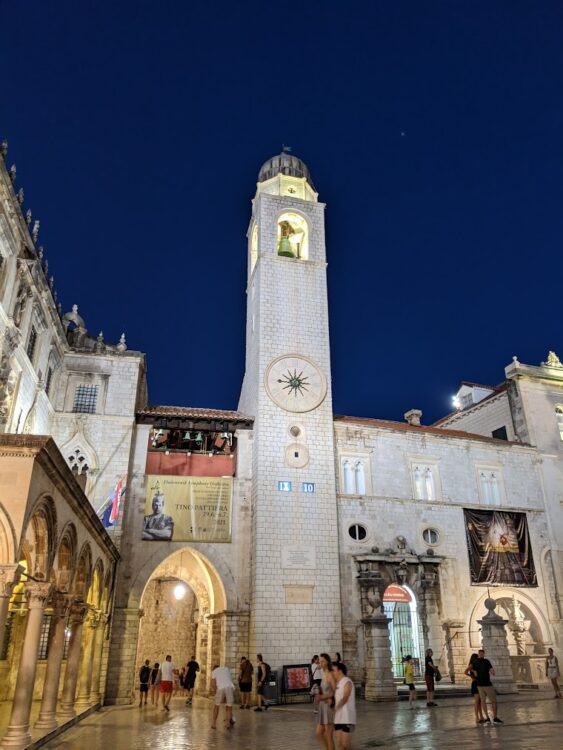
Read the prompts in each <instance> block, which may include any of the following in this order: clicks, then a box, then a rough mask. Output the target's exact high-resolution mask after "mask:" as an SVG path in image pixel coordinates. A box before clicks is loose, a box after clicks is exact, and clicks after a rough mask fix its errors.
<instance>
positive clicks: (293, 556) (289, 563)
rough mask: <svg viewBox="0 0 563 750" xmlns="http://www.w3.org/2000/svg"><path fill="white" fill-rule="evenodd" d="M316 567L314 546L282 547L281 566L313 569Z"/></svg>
mask: <svg viewBox="0 0 563 750" xmlns="http://www.w3.org/2000/svg"><path fill="white" fill-rule="evenodd" d="M316 567H317V562H316V555H315V548H314V547H312V546H311V547H307V546H305V545H298V546H297V545H291V546H289V547H283V548H282V568H286V569H287V568H290V569H292V570H295V569H299V570H315V569H316Z"/></svg>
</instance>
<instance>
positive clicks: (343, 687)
mask: <svg viewBox="0 0 563 750" xmlns="http://www.w3.org/2000/svg"><path fill="white" fill-rule="evenodd" d="M433 656H434V655H433V651H432V649H427V651H426V654H425V660H424V681H425V684H426V706H427V707H429V708H433V707H435V706H437V703H435V702H434V691H435V683H436V682H437V681H440V680H441V678H442V677H441V674H440V670H439V668H438V667H437V666H436V665H435V664H434V659H433ZM403 663H404V683H405V684H406V685H407V686H408V691H409V696H408V704H409V708H410V709H413V708H414V701H415V700H416V694H417V691H416V686H415V662H414V659H413V657H412V656H411V655H410V654H409V655H407V656H405V657H404V659H403ZM199 671H200V667H199V664H198V663H197V661H196V660H195V656H192V658H191V659H190V661H189V662H188V663H187V664H186V665H185V666H183V667H181V668H180V669H177V668H176V667H175V666H174V664H173V663H172V657H171V656H170V655H168V656H166V659H165V661H164V662H163V663H162V664H159V663H158V662H156V663H154V665H153V666H152V667H151V665H150V661H149V660H148V659H147V660H146V661H145V663H144V664H143V666H142V667H141V668H140V670H139V682H140V690H139V693H140V698H139V707H142V706H146V705H147V700H148V696H149V693H150V697H151V705H153V706H158V705H159V702H160V701H161V702H162V708H163V710H164V711H169V710H170V709H169V704H170V699H171V697H172V696H173V695H176V694H177V693H178V692H179V691H180V690H182V691H184V692H185V694H186V695H187V698H186V705H191V704H192V700H193V693H194V687H195V682H196V678H197V674H198V672H199ZM310 673H311V697H312V699H313V701H314V704H315V709H314V711H315V715H316V737H317V739H318V741H319V743H320V744H321V745H322V746H323V747H325V748H326V750H335V747H336V745H337V746H338V748H339V750H350V748H351V747H352V743H351V739H352V738H351V735H352V732H353V731H354V729H355V727H356V694H355V686H354V683H353V682H352V680H351V679H350V678H349V677H348V670H347V667H346V664H345V663H344V661H343V660H342V657H341V655H340V654H339V653H337V654H336V656H335V658H334V659H332V658H331V657H330V655H329V654H327V653H321V654H320V655H317V654H315V655H314V656H313V658H312V659H311V666H310ZM465 674H466V675H467V677H469V678H470V680H471V695H472V696H473V712H474V716H475V723H476V724H477V725H482V724H502V723H503V721H502V719H500V718H499V716H498V713H497V709H498V705H497V693H496V690H495V688H494V686H493V682H492V679H491V677H494V675H495V669H494V666H493V664H492V663H491V662H490V660H489V659H487V658H486V656H485V651H484V650H483V649H480V650H479V651H478V652H477V653H474V654H472V655H471V657H470V659H469V664H468V665H467V669H466V670H465ZM545 674H546V677H547V678H548V679H549V680H550V682H551V684H552V687H553V690H554V698H561V690H560V688H559V683H558V679H559V677H560V672H559V662H558V659H557V656H555V654H554V652H553V649H552V648H550V649H549V653H548V656H547V658H546V662H545ZM270 677H271V669H270V665H269V664H268V663H267V662H265V661H264V659H263V657H262V654H257V655H256V669H255V667H254V665H253V664H252V662H251V661H250V659H248V658H247V657H246V656H243V657H241V659H240V663H239V667H238V688H239V694H240V709H241V710H250V709H251V707H252V706H251V700H252V692H253V688H254V682H255V680H256V685H255V687H256V706H255V707H254V711H257V712H261V711H266V710H267V709H268V705H269V704H268V701H267V699H266V696H265V692H266V686H267V685H268V683H269V682H270ZM211 694H212V696H213V712H212V722H211V728H212V729H216V727H217V720H218V717H219V711H220V708H221V706H224V707H225V711H224V722H225V727H226V728H228V729H232V727H233V726H234V724H235V720H234V718H233V704H234V700H235V683H234V681H233V677H232V674H231V670H230V669H229V668H228V667H226V666H220V665H219V664H216V665H215V666H214V667H213V671H212V672H211ZM489 705H490V708H491V712H492V719H491V716H490V715H489V710H488V708H489ZM335 741H336V745H335Z"/></svg>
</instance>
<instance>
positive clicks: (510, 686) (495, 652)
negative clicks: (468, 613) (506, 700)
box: [477, 598, 518, 693]
mask: <svg viewBox="0 0 563 750" xmlns="http://www.w3.org/2000/svg"><path fill="white" fill-rule="evenodd" d="M496 606H497V603H496V599H492V598H488V599H485V607H486V608H487V614H486V615H485V616H484V617H483V619H482V620H477V622H478V623H479V625H480V626H481V637H482V642H483V648H484V649H485V656H486V658H487V659H488V660H489V661H490V662H491V664H492V665H493V667H494V670H495V675H494V677H492V678H491V679H492V682H493V685H494V686H495V688H496V689H497V691H498V692H499V693H517V692H518V689H517V687H516V683H515V682H514V675H513V674H512V664H511V662H510V652H509V650H508V641H507V638H506V629H505V626H506V624H507V622H508V620H505V619H503V618H502V617H501V616H500V615H497V613H496V612H495V607H496Z"/></svg>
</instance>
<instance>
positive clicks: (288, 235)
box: [277, 211, 309, 260]
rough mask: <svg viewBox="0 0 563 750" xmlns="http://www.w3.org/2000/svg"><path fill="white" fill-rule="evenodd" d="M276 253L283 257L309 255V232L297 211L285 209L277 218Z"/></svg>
mask: <svg viewBox="0 0 563 750" xmlns="http://www.w3.org/2000/svg"><path fill="white" fill-rule="evenodd" d="M277 248H278V255H280V256H282V257H284V258H299V259H301V260H307V258H308V257H309V232H308V227H307V222H306V221H305V219H304V218H303V217H302V216H301V215H300V214H298V213H295V212H293V211H286V212H285V213H283V214H282V215H281V216H280V217H279V219H278V237H277Z"/></svg>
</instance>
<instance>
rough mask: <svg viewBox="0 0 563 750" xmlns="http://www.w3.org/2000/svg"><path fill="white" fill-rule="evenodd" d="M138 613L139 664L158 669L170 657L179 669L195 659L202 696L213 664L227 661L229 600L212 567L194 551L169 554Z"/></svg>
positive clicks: (153, 575) (152, 579) (146, 589)
mask: <svg viewBox="0 0 563 750" xmlns="http://www.w3.org/2000/svg"><path fill="white" fill-rule="evenodd" d="M140 610H141V615H142V616H141V620H140V626H139V634H138V641H137V662H139V663H141V662H144V660H145V659H149V660H150V662H151V664H154V662H159V663H161V662H162V661H163V659H164V658H165V657H166V655H167V654H170V655H171V656H172V661H173V663H174V665H175V666H176V667H178V668H181V667H182V666H185V665H186V663H187V662H188V661H189V660H190V658H191V657H192V656H195V657H196V660H197V661H198V663H199V665H200V674H199V677H198V680H197V682H196V690H199V691H204V690H205V689H206V688H207V686H208V682H209V675H210V672H211V668H212V666H213V663H215V662H217V663H218V662H219V661H222V659H223V658H224V655H225V639H226V634H225V630H224V626H223V619H222V618H224V613H225V611H226V610H227V595H226V592H225V587H224V585H223V581H222V579H221V576H220V575H219V573H218V571H217V570H216V568H215V566H214V565H212V564H211V562H210V561H209V559H208V558H207V557H205V556H204V555H203V554H202V553H201V552H199V551H198V550H196V549H194V548H192V547H185V548H183V549H181V550H178V551H177V552H173V553H172V554H171V555H169V556H168V557H166V558H165V559H164V560H162V562H160V563H159V564H158V565H157V566H156V567H155V568H154V570H153V571H152V573H151V574H150V576H149V578H148V580H147V581H146V584H145V586H144V587H143V591H142V594H141V597H140Z"/></svg>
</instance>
